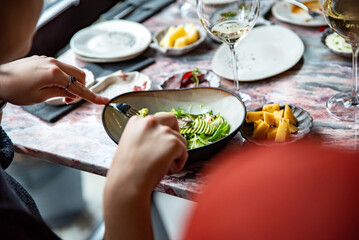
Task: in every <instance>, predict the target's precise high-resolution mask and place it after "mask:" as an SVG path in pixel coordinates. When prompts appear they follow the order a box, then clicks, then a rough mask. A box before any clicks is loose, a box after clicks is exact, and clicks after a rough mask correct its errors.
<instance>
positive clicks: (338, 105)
mask: <svg viewBox="0 0 359 240" xmlns="http://www.w3.org/2000/svg"><path fill="white" fill-rule="evenodd" d="M327 111H328V113H329V114H330V115H331V116H332V117H334V118H335V119H338V120H341V121H345V122H359V100H358V97H353V96H352V95H351V94H345V93H339V94H336V95H334V96H332V97H330V98H329V99H328V101H327Z"/></svg>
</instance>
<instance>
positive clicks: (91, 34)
mask: <svg viewBox="0 0 359 240" xmlns="http://www.w3.org/2000/svg"><path fill="white" fill-rule="evenodd" d="M150 42H151V32H150V31H149V30H148V29H147V28H146V27H145V26H143V25H142V24H140V23H137V22H132V21H126V20H111V21H106V22H102V23H98V24H96V25H93V26H90V27H87V28H84V29H82V30H80V31H78V32H77V33H76V34H75V35H74V36H73V37H72V38H71V41H70V46H71V49H72V50H73V51H74V52H75V53H76V54H77V55H80V56H83V57H87V58H95V59H118V58H126V57H128V56H132V55H135V54H140V53H142V52H143V51H145V50H146V49H147V47H148V46H149V44H150Z"/></svg>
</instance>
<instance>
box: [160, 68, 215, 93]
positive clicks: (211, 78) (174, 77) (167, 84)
mask: <svg viewBox="0 0 359 240" xmlns="http://www.w3.org/2000/svg"><path fill="white" fill-rule="evenodd" d="M190 71H192V70H188V71H180V72H177V73H174V74H171V75H170V76H168V77H166V78H165V79H164V81H163V82H162V83H161V84H160V85H159V87H158V88H159V89H180V84H171V82H176V83H178V82H180V81H181V79H182V77H183V75H184V74H185V73H187V72H190ZM200 72H201V73H203V74H204V78H205V79H206V80H207V81H208V84H206V85H199V87H203V86H206V87H215V88H216V87H219V86H220V85H221V78H220V77H218V76H217V75H216V74H215V73H214V72H212V71H208V70H200Z"/></svg>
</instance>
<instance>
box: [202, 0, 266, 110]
mask: <svg viewBox="0 0 359 240" xmlns="http://www.w3.org/2000/svg"><path fill="white" fill-rule="evenodd" d="M259 8H260V3H259V0H197V14H198V17H199V19H200V21H201V23H202V25H203V26H204V28H205V29H206V30H207V31H208V32H209V33H210V34H211V35H212V36H213V37H214V38H216V39H218V40H220V41H222V42H223V43H225V44H227V45H228V47H229V49H230V51H231V55H232V68H233V79H234V88H235V93H236V94H237V95H238V96H239V97H240V98H241V99H242V101H243V102H244V103H245V104H246V105H249V104H250V102H251V96H250V95H248V94H246V93H243V92H241V91H240V89H239V83H238V65H237V57H236V46H237V44H238V43H239V42H240V41H241V40H242V39H243V38H244V37H245V36H246V35H247V34H248V32H249V31H250V30H251V29H252V28H253V26H254V25H255V23H256V20H257V18H258V15H259Z"/></svg>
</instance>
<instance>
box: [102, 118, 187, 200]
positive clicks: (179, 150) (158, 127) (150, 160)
mask: <svg viewBox="0 0 359 240" xmlns="http://www.w3.org/2000/svg"><path fill="white" fill-rule="evenodd" d="M187 157H188V152H187V144H186V140H185V139H184V138H183V136H182V135H181V134H180V133H179V127H178V123H177V119H176V116H175V115H173V114H171V113H162V114H158V115H155V116H153V115H152V116H147V117H145V118H141V117H137V116H134V117H131V118H130V120H129V121H128V123H127V125H126V128H125V130H124V132H123V134H122V137H121V139H120V142H119V145H118V148H117V152H116V154H115V157H114V160H113V162H112V166H111V168H110V170H109V172H108V175H107V178H108V181H112V180H114V181H116V180H117V179H122V178H123V177H124V176H125V177H126V178H127V177H128V178H129V179H128V180H131V181H133V182H135V183H136V185H137V187H140V188H141V191H142V192H143V191H146V192H147V193H148V194H151V192H152V190H153V189H154V188H155V187H156V186H157V184H158V183H159V181H160V180H161V179H162V178H163V176H164V175H165V174H166V173H169V174H171V173H175V172H178V171H179V170H181V169H182V168H183V166H184V164H185V162H186V160H187Z"/></svg>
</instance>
